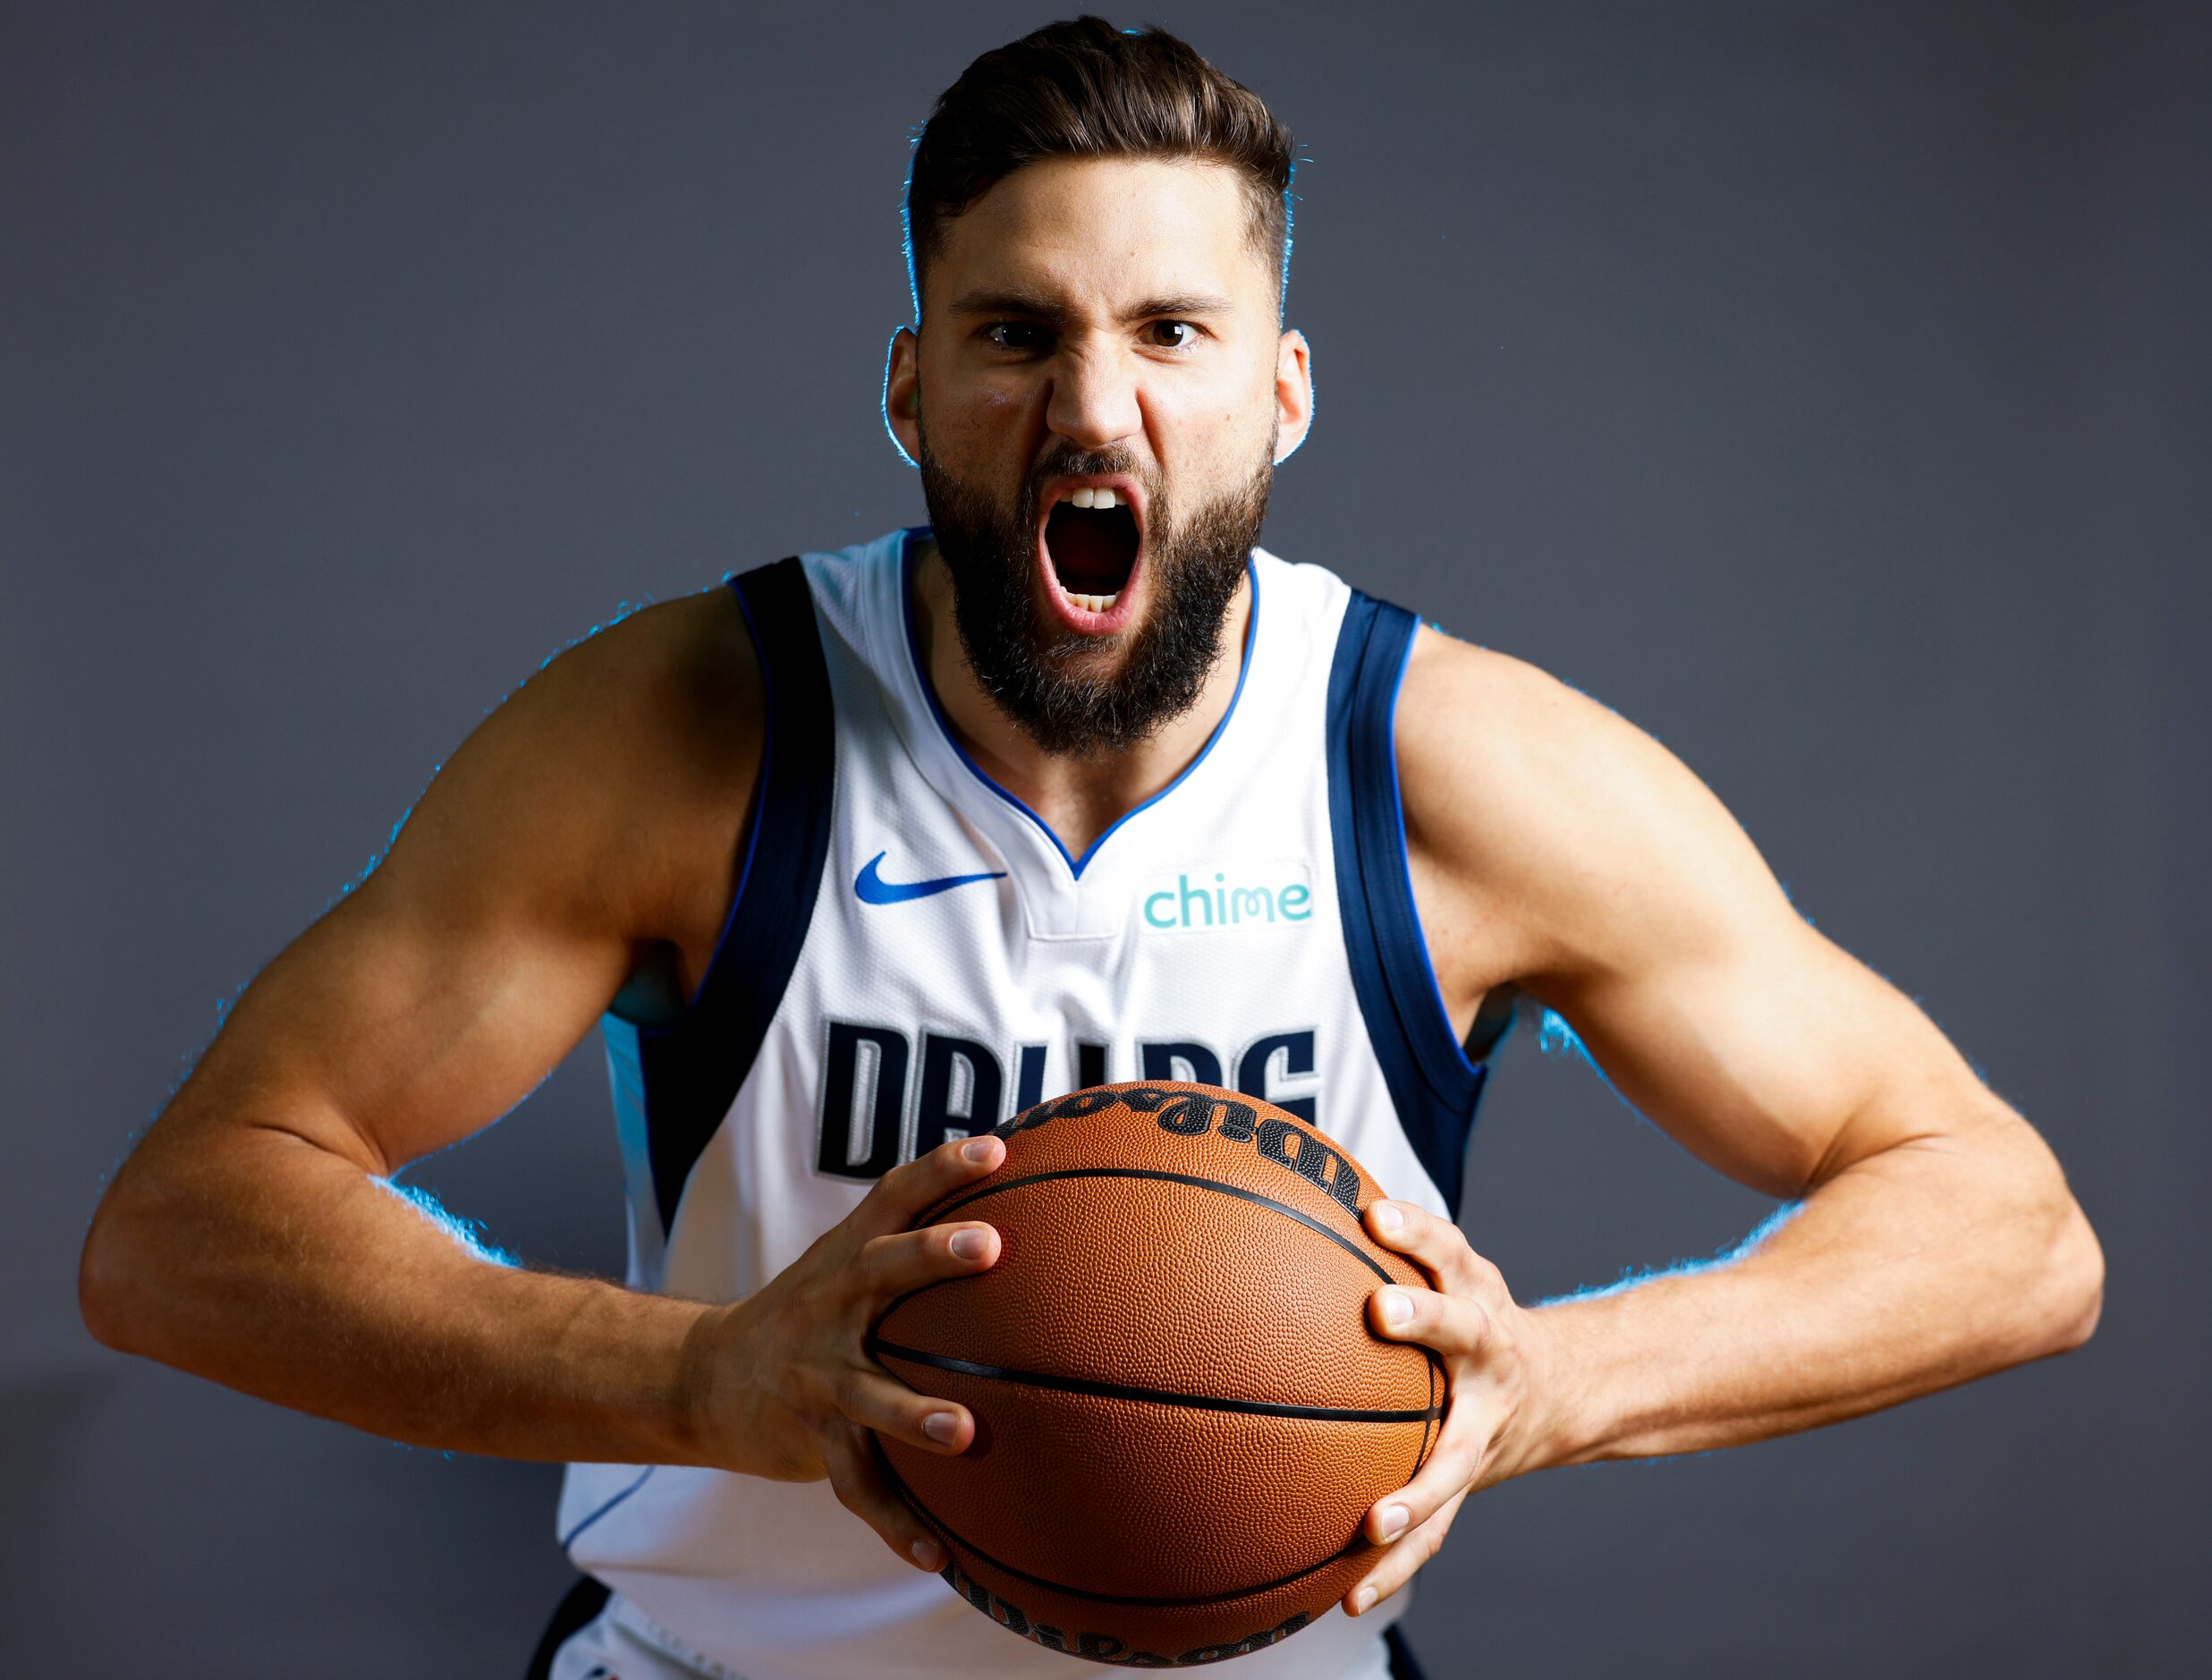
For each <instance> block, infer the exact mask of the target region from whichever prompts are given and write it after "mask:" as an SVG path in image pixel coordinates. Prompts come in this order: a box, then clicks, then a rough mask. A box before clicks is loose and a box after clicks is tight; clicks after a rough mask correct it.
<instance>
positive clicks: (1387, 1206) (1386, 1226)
mask: <svg viewBox="0 0 2212 1680" xmlns="http://www.w3.org/2000/svg"><path fill="white" fill-rule="evenodd" d="M1404 1227H1405V1215H1404V1214H1403V1213H1401V1212H1399V1211H1398V1205H1397V1203H1395V1202H1394V1201H1378V1202H1377V1203H1376V1204H1375V1228H1376V1229H1377V1231H1380V1232H1381V1233H1382V1234H1383V1235H1385V1236H1395V1235H1397V1234H1398V1233H1399V1232H1400V1231H1401V1230H1403V1229H1404Z"/></svg>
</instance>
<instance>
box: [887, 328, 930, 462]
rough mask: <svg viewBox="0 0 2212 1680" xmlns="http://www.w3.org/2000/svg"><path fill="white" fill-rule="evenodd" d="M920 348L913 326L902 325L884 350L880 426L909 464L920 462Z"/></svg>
mask: <svg viewBox="0 0 2212 1680" xmlns="http://www.w3.org/2000/svg"><path fill="white" fill-rule="evenodd" d="M920 350H921V344H920V340H919V339H917V338H916V337H915V336H914V329H913V328H912V327H900V328H899V330H898V331H897V332H895V333H894V334H892V335H891V344H890V348H889V349H887V350H886V352H884V364H883V423H884V429H885V430H886V431H888V432H889V433H890V434H891V441H892V442H893V443H894V444H896V445H898V449H899V453H900V454H902V455H904V456H905V457H906V464H907V465H908V466H910V467H918V466H920V464H921V364H920Z"/></svg>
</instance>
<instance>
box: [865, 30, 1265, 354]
mask: <svg viewBox="0 0 2212 1680" xmlns="http://www.w3.org/2000/svg"><path fill="white" fill-rule="evenodd" d="M1292 146H1293V141H1292V139H1291V132H1290V130H1289V129H1287V128H1285V127H1284V125H1283V124H1282V123H1278V122H1277V121H1276V118H1275V114H1274V113H1273V112H1271V111H1269V110H1268V109H1267V105H1266V103H1265V102H1264V101H1263V100H1262V99H1261V98H1260V97H1259V95H1258V94H1256V93H1254V92H1253V91H1252V90H1251V89H1249V88H1247V87H1245V86H1244V85H1243V84H1242V82H1238V81H1231V80H1230V79H1229V78H1228V77H1227V76H1225V75H1223V74H1222V73H1221V72H1219V71H1218V70H1216V69H1215V68H1214V67H1213V65H1211V64H1208V63H1207V62H1206V60H1205V59H1203V58H1201V57H1200V56H1199V55H1198V53H1197V52H1196V51H1195V50H1194V49H1193V48H1192V47H1191V46H1190V45H1189V44H1188V43H1186V42H1184V41H1182V40H1180V39H1178V38H1176V37H1174V36H1173V35H1170V34H1169V33H1168V32H1167V31H1166V30H1162V29H1157V28H1148V29H1143V30H1117V29H1115V28H1114V26H1113V25H1112V24H1111V23H1108V22H1107V21H1106V20H1105V19H1104V18H1098V17H1080V18H1073V19H1070V20H1069V21H1065V22H1062V23H1048V24H1047V25H1046V26H1045V27H1044V28H1043V29H1041V30H1035V31H1034V32H1032V33H1030V34H1028V35H1025V36H1023V37H1022V38H1021V39H1020V40H1018V41H1013V42H1010V43H1009V44H1008V45H1006V46H1004V47H996V48H994V49H993V50H992V51H990V52H987V53H986V54H984V55H982V56H981V57H980V58H979V59H977V60H976V61H975V62H974V63H973V64H970V65H969V66H968V68H967V69H966V70H964V71H962V72H961V75H960V80H959V81H955V82H954V83H953V85H952V86H951V87H949V88H947V89H945V91H944V92H943V93H942V94H940V95H938V96H937V103H936V109H935V110H933V111H932V112H931V113H930V115H929V121H928V123H925V124H924V125H923V127H922V132H921V138H920V140H919V141H918V142H917V143H916V144H915V147H914V161H913V167H912V168H911V170H910V171H909V172H908V174H907V178H906V205H905V213H906V263H907V282H908V284H909V285H910V286H911V288H912V290H913V294H914V310H915V316H914V320H915V325H916V326H920V324H921V313H920V311H921V276H922V271H923V270H924V269H925V268H927V267H928V265H929V259H931V258H932V257H934V256H935V255H936V252H937V250H938V249H939V247H940V245H941V244H942V242H943V240H944V236H945V225H946V224H947V223H948V222H950V221H952V220H953V218H954V217H955V216H959V215H960V214H961V212H962V211H963V210H965V209H967V208H968V207H969V206H970V205H971V204H973V203H974V202H975V201H976V200H977V199H979V198H981V197H982V196H983V195H984V194H985V193H986V192H987V191H990V190H991V188H992V187H993V186H995V185H996V184H997V183H998V182H1000V181H1002V180H1004V178H1005V177H1006V176H1008V175H1010V174H1013V172H1014V171H1015V170H1017V169H1020V168H1021V167H1023V166H1024V165H1029V164H1033V163H1038V162H1040V161H1042V160H1043V159H1045V158H1047V157H1198V158H1204V159H1206V160H1208V161H1209V162H1213V163H1218V164H1225V165H1228V166H1229V167H1230V168H1232V169H1234V170H1235V171H1236V172H1237V173H1238V174H1241V175H1242V177H1243V181H1244V185H1245V189H1246V194H1247V198H1248V199H1249V201H1250V207H1251V224H1250V239H1251V242H1252V249H1253V250H1254V252H1255V253H1256V254H1257V255H1258V256H1259V257H1260V259H1262V260H1263V261H1266V262H1267V263H1268V264H1270V265H1271V266H1272V265H1276V264H1277V263H1279V264H1280V267H1279V270H1278V275H1277V279H1276V301H1277V304H1278V306H1279V305H1280V302H1281V299H1282V291H1283V287H1284V285H1286V284H1288V282H1289V277H1290V186H1291V175H1292V156H1291V154H1292Z"/></svg>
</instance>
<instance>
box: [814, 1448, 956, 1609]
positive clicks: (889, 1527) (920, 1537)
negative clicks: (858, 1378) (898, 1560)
mask: <svg viewBox="0 0 2212 1680" xmlns="http://www.w3.org/2000/svg"><path fill="white" fill-rule="evenodd" d="M822 1462H823V1464H824V1466H825V1467H826V1469H827V1470H828V1472H829V1485H830V1487H831V1489H833V1490H834V1491H835V1493H836V1495H837V1503H838V1504H840V1505H842V1506H844V1508H845V1509H846V1510H848V1511H850V1512H852V1515H855V1516H857V1517H859V1518H860V1521H861V1522H863V1523H867V1524H868V1525H869V1527H870V1528H872V1529H874V1530H875V1531H876V1532H877V1533H878V1534H880V1535H881V1536H882V1537H883V1541H884V1544H885V1545H886V1546H888V1547H890V1548H891V1549H892V1550H893V1551H894V1552H896V1553H897V1554H898V1555H899V1556H900V1557H903V1558H904V1559H905V1560H906V1561H907V1562H908V1563H910V1564H911V1565H913V1566H914V1567H915V1568H917V1569H927V1570H929V1571H932V1572H933V1573H934V1572H935V1571H936V1570H939V1569H942V1568H944V1567H945V1548H944V1547H943V1546H942V1545H941V1544H939V1543H938V1540H937V1539H936V1536H935V1535H933V1534H932V1533H930V1532H929V1531H928V1528H927V1527H926V1526H924V1524H923V1523H922V1521H921V1519H920V1517H918V1516H916V1515H914V1513H913V1509H912V1507H911V1506H909V1505H908V1504H907V1503H906V1501H905V1500H903V1499H902V1498H899V1496H898V1495H897V1494H896V1493H894V1492H893V1491H892V1489H891V1484H890V1483H889V1482H887V1481H885V1480H884V1474H883V1471H882V1468H881V1467H880V1466H879V1465H878V1464H877V1462H876V1455H875V1451H874V1449H873V1447H871V1446H870V1445H869V1442H868V1438H867V1437H866V1436H865V1435H864V1434H862V1433H861V1432H860V1430H833V1431H831V1433H830V1438H828V1439H827V1440H826V1442H825V1443H824V1444H823V1450H822Z"/></svg>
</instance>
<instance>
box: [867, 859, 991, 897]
mask: <svg viewBox="0 0 2212 1680" xmlns="http://www.w3.org/2000/svg"><path fill="white" fill-rule="evenodd" d="M890 855H891V854H890V853H887V852H878V853H876V855H875V856H874V857H872V858H870V859H869V861H867V862H866V863H865V864H863V865H862V866H861V869H860V873H859V874H858V875H856V876H854V877H853V878H852V890H853V891H854V892H856V893H858V894H859V895H860V902H861V903H862V904H904V903H905V902H906V901H907V900H908V899H910V898H928V897H932V896H934V895H936V894H938V893H949V892H951V891H952V890H953V888H954V887H971V886H973V885H974V884H975V883H976V882H978V881H1003V880H1004V879H1005V878H1006V871H1005V870H999V871H998V873H997V874H996V875H940V876H938V877H937V878H936V880H934V881H886V879H884V878H883V877H882V876H880V875H878V874H877V872H876V871H877V869H878V868H880V867H881V865H882V863H883V861H884V859H886V857H888V856H890Z"/></svg>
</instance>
